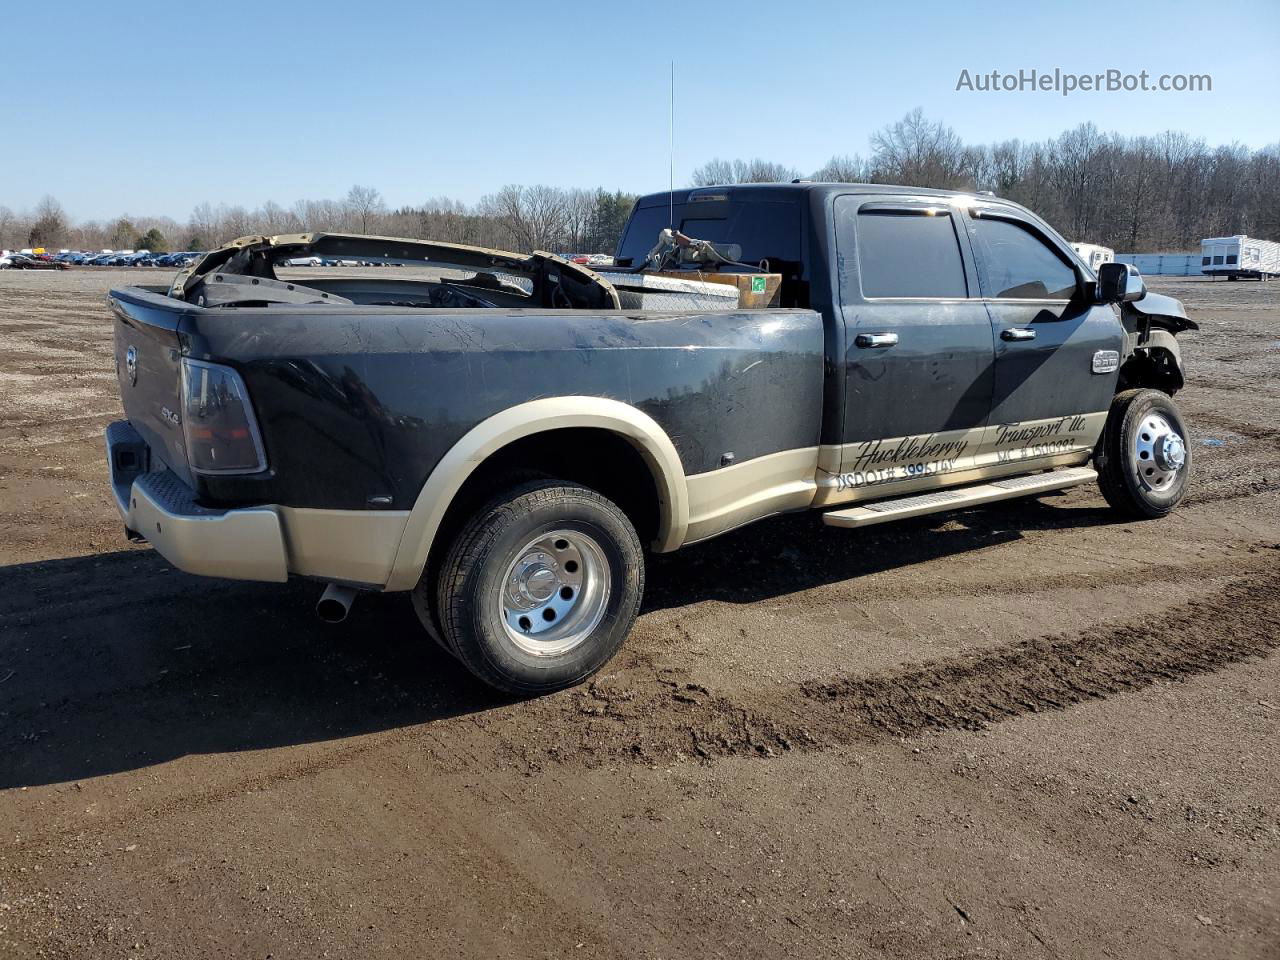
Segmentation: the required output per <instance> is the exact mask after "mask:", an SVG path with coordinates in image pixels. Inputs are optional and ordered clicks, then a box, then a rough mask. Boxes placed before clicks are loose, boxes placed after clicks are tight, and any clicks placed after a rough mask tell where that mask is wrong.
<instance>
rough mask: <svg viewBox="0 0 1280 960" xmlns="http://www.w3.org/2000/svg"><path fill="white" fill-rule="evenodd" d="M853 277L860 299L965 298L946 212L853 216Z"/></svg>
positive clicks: (875, 212)
mask: <svg viewBox="0 0 1280 960" xmlns="http://www.w3.org/2000/svg"><path fill="white" fill-rule="evenodd" d="M857 220H858V227H857V230H858V236H857V250H858V274H859V276H860V277H861V280H862V295H863V296H864V297H868V298H870V297H908V298H930V299H937V298H953V297H955V298H960V299H963V298H965V297H968V296H969V285H968V283H967V282H966V281H965V276H964V261H963V260H962V259H961V258H960V241H959V239H958V238H957V236H956V227H955V223H954V222H953V221H952V218H951V214H949V213H930V212H929V211H925V210H919V211H915V210H863V211H860V212H859V213H858V217H857Z"/></svg>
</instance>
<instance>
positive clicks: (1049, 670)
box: [483, 545, 1280, 769]
mask: <svg viewBox="0 0 1280 960" xmlns="http://www.w3.org/2000/svg"><path fill="white" fill-rule="evenodd" d="M1262 552H1263V553H1264V556H1262V557H1260V558H1257V559H1254V560H1252V561H1251V562H1250V563H1249V564H1248V565H1247V566H1242V567H1241V568H1238V569H1237V571H1236V573H1235V574H1234V575H1233V576H1232V577H1231V579H1230V580H1229V582H1228V583H1227V584H1226V585H1225V586H1224V587H1223V588H1222V589H1221V590H1220V591H1218V592H1216V593H1214V594H1212V595H1210V596H1209V597H1208V598H1205V599H1200V600H1191V601H1187V602H1185V603H1182V604H1179V605H1176V606H1174V607H1172V608H1170V609H1169V610H1167V611H1165V612H1163V613H1162V614H1161V615H1160V617H1159V618H1158V619H1156V620H1151V619H1134V620H1132V621H1122V622H1113V623H1110V624H1104V625H1101V626H1098V627H1095V628H1092V629H1089V630H1086V631H1083V632H1081V633H1079V634H1074V635H1071V634H1055V635H1050V636H1045V637H1041V638H1036V639H1031V640H1025V641H1021V642H1019V643H1016V644H1012V645H1009V646H1006V647H1003V648H998V649H995V650H987V651H984V652H981V653H976V654H973V655H967V656H962V657H955V658H949V659H946V660H940V661H935V662H928V663H924V664H922V665H919V666H915V667H912V668H909V669H905V670H902V671H900V672H897V673H893V674H889V675H883V676H872V677H860V676H845V677H837V678H834V679H831V680H827V681H822V682H811V683H804V684H797V685H791V686H783V687H780V688H778V689H777V690H767V689H757V690H755V691H753V692H746V693H742V694H723V695H721V694H717V693H714V692H712V691H711V690H709V689H707V688H706V687H705V686H702V685H700V684H696V683H690V682H682V680H681V678H680V676H679V675H678V673H677V672H676V671H662V672H659V673H657V674H655V675H654V676H653V678H652V680H651V682H649V683H647V684H645V683H643V682H640V683H637V682H635V680H634V679H632V680H630V682H627V679H628V678H619V677H617V676H616V675H607V676H605V677H602V678H600V679H598V680H596V681H594V682H592V683H590V684H588V685H587V686H586V687H585V688H584V689H580V690H577V691H574V692H572V693H571V694H569V695H568V696H567V697H565V698H559V699H555V698H553V699H550V700H545V701H538V702H537V703H534V704H532V705H530V712H531V713H532V714H533V716H529V715H527V714H526V715H523V716H521V717H520V719H519V720H518V721H517V720H515V719H513V718H509V717H506V716H503V717H497V718H494V719H486V720H485V721H484V722H483V727H484V729H485V730H486V731H487V732H488V733H490V734H491V735H493V736H494V737H495V739H496V740H497V741H499V742H500V743H501V744H502V745H503V747H504V748H505V749H506V750H507V751H508V752H509V753H510V754H511V755H512V757H513V759H518V760H519V761H520V762H522V763H525V764H527V765H529V766H530V767H531V768H535V769H536V768H539V767H541V766H542V765H544V764H548V763H550V764H585V765H588V766H595V765H601V764H614V763H619V762H627V761H634V762H642V763H649V764H658V763H668V762H678V761H681V760H687V759H699V758H700V759H702V760H715V759H720V758H725V757H741V756H753V757H768V756H773V755H777V754H781V753H786V752H788V751H792V750H802V751H812V750H823V749H830V748H834V747H839V746H844V745H848V744H852V743H855V742H860V741H863V742H866V741H876V740H885V739H894V738H900V737H907V736H912V735H914V734H919V733H922V732H924V731H926V730H949V729H974V728H981V727H983V726H985V725H987V724H991V723H996V722H999V721H1001V720H1005V719H1010V718H1014V717H1018V716H1022V715H1024V714H1028V713H1039V712H1042V711H1045V710H1061V709H1065V708H1067V707H1070V706H1072V705H1074V704H1078V703H1083V702H1085V701H1088V700H1095V699H1104V698H1107V697H1110V696H1113V695H1116V694H1120V693H1126V692H1131V691H1137V690H1142V689H1144V688H1146V687H1149V686H1151V685H1152V684H1154V683H1158V682H1161V681H1179V680H1185V679H1188V678H1191V677H1194V676H1197V675H1200V674H1204V673H1209V672H1212V671H1214V670H1217V669H1220V668H1223V667H1226V666H1230V665H1231V664H1234V663H1238V662H1241V661H1244V660H1247V659H1250V658H1253V657H1263V656H1267V655H1269V654H1271V653H1272V652H1274V651H1275V649H1276V648H1277V647H1280V545H1273V546H1271V547H1269V548H1266V549H1265V550H1263V551H1262ZM620 681H621V682H620ZM566 714H568V715H567V716H566ZM574 714H576V715H577V717H576V722H575V717H574V716H573V715H574ZM584 721H585V722H584ZM530 725H533V726H536V727H542V728H543V729H556V730H557V731H558V733H557V736H556V738H555V739H556V742H555V744H554V745H549V746H537V745H536V741H534V743H535V745H534V746H533V747H531V746H530V742H531V740H532V738H530V736H529V727H530Z"/></svg>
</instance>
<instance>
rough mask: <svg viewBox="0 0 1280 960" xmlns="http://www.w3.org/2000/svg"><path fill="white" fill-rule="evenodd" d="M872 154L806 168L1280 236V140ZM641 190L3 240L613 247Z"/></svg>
mask: <svg viewBox="0 0 1280 960" xmlns="http://www.w3.org/2000/svg"><path fill="white" fill-rule="evenodd" d="M869 146H870V152H869V155H868V156H867V157H865V158H864V157H863V156H861V155H859V154H853V155H837V156H833V157H832V158H831V159H830V160H829V161H828V162H827V163H826V164H825V165H824V166H823V167H821V168H820V169H819V170H816V171H814V172H813V173H811V174H809V175H808V177H807V178H808V179H814V180H834V181H842V182H851V183H856V182H868V183H898V184H905V185H908V186H924V187H941V188H947V189H959V190H990V191H992V192H994V193H995V194H996V195H998V196H1001V197H1007V198H1009V199H1011V200H1016V201H1018V202H1019V203H1023V204H1025V205H1027V206H1028V207H1030V208H1032V209H1033V210H1035V211H1036V212H1038V213H1040V214H1041V215H1042V216H1044V217H1045V218H1046V219H1048V220H1049V222H1050V223H1053V224H1054V225H1055V226H1056V227H1058V229H1059V230H1061V231H1062V232H1063V233H1064V234H1065V235H1067V236H1068V237H1069V238H1071V239H1073V240H1085V241H1089V242H1093V243H1104V244H1106V245H1107V246H1111V247H1114V248H1116V249H1117V250H1121V251H1136V250H1147V251H1158V250H1187V249H1192V248H1194V247H1195V246H1196V244H1197V243H1198V241H1199V240H1200V238H1202V237H1207V236H1223V235H1229V234H1233V233H1248V234H1252V235H1255V236H1261V237H1268V238H1271V239H1280V144H1273V145H1270V146H1267V147H1265V148H1263V149H1260V150H1256V151H1251V150H1249V149H1248V148H1247V147H1245V146H1242V145H1240V144H1231V145H1229V146H1218V147H1210V146H1208V145H1207V144H1206V143H1205V141H1204V140H1203V139H1196V138H1193V137H1191V136H1189V135H1187V134H1185V133H1180V132H1178V131H1167V132H1165V133H1161V134H1157V135H1155V136H1142V137H1126V136H1122V135H1121V134H1118V133H1109V134H1104V133H1101V132H1100V131H1099V130H1098V129H1097V127H1095V126H1094V125H1093V124H1091V123H1087V124H1082V125H1081V126H1078V127H1076V128H1075V129H1073V130H1068V131H1066V132H1064V133H1062V134H1061V135H1060V136H1058V137H1056V138H1054V139H1052V140H1046V141H1039V142H1031V143H1024V142H1022V141H1020V140H1006V141H1004V142H1002V143H995V144H985V145H969V144H965V143H964V142H963V141H962V140H961V139H960V137H959V136H958V135H957V134H956V133H955V131H954V130H952V129H951V128H950V127H948V126H947V125H946V124H944V123H941V122H939V121H935V120H930V119H929V118H927V117H926V116H925V115H924V114H923V112H922V111H920V110H918V109H917V110H914V111H912V112H911V113H909V114H907V116H905V117H904V118H903V119H902V120H900V121H898V122H897V123H893V124H890V125H889V126H887V127H885V128H884V129H882V130H880V131H878V132H877V133H875V134H874V135H872V137H871V138H870V144H869ZM802 175H803V174H802V172H801V171H800V170H799V169H798V168H795V167H791V166H788V165H786V164H783V163H778V162H773V161H767V160H761V159H755V160H720V159H713V160H711V161H710V162H708V163H706V164H704V165H702V166H700V167H698V168H697V169H696V170H694V172H693V175H692V182H693V184H694V185H695V186H701V185H709V184H729V183H756V182H785V181H789V180H793V179H797V178H799V177H801V176H802ZM634 202H635V196H634V195H633V194H629V193H624V192H621V191H615V192H610V191H607V190H604V189H600V188H597V189H594V190H583V189H564V188H561V187H551V186H546V185H541V184H538V185H533V186H521V185H516V184H512V185H508V186H505V187H503V188H502V189H500V190H498V191H496V192H495V193H491V194H488V195H486V196H484V197H482V198H481V199H480V202H479V203H476V204H470V205H469V204H465V203H461V202H459V201H457V200H452V199H449V198H447V197H437V198H433V199H430V200H427V201H425V202H424V203H422V204H420V205H416V206H405V207H399V208H396V209H391V208H389V207H388V206H387V204H386V203H385V201H384V200H383V198H382V195H381V193H380V192H379V191H378V190H377V189H376V188H374V187H369V186H361V185H356V186H353V187H352V188H351V189H350V190H349V191H348V192H347V194H346V196H345V197H343V198H342V199H340V200H299V201H297V202H296V203H294V204H293V205H292V206H290V207H284V206H281V205H279V204H277V203H275V202H274V201H267V202H266V203H264V204H263V205H262V206H260V207H257V208H254V209H249V208H246V207H244V206H235V205H225V204H224V205H219V206H214V205H212V204H209V203H201V204H199V205H198V206H196V207H195V209H194V210H192V212H191V215H190V217H189V218H188V219H187V220H186V222H181V223H180V222H178V221H177V220H175V219H173V218H171V217H129V216H122V217H118V218H116V219H114V220H110V221H94V220H90V221H85V222H82V223H75V222H73V221H72V220H71V218H70V217H69V216H68V215H67V214H66V213H65V212H64V211H63V209H62V207H61V205H60V204H59V203H58V201H57V200H55V199H54V198H53V197H49V196H46V197H45V198H44V199H43V200H41V201H40V203H39V204H38V205H37V206H36V208H35V209H34V210H31V211H29V212H26V213H15V212H14V211H13V210H11V209H10V208H9V207H7V206H5V205H4V204H3V203H0V247H6V248H15V247H16V248H21V247H26V246H37V245H39V246H45V247H54V248H60V247H72V248H76V249H85V250H97V249H113V250H114V249H121V248H138V247H142V246H146V247H147V248H148V249H153V250H159V249H169V250H201V249H208V248H210V247H213V246H216V245H218V244H220V243H223V242H225V241H227V240H231V239H234V238H236V237H243V236H250V235H257V234H264V235H268V236H270V235H274V234H281V233H311V232H320V231H332V232H352V233H375V234H383V235H387V236H403V237H418V238H424V239H434V240H444V241H450V242H455V243H468V244H473V245H477V246H486V247H497V248H500V249H510V250H535V249H536V250H551V251H556V252H584V253H595V252H609V251H612V250H613V249H614V248H615V246H616V244H617V241H618V238H619V235H620V233H621V231H622V228H623V226H624V225H625V224H626V221H627V218H628V216H629V215H630V212H631V207H632V204H633V203H634Z"/></svg>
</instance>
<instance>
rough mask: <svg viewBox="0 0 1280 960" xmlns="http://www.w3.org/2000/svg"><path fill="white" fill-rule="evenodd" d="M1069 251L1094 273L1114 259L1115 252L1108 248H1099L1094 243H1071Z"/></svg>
mask: <svg viewBox="0 0 1280 960" xmlns="http://www.w3.org/2000/svg"><path fill="white" fill-rule="evenodd" d="M1071 249H1072V250H1074V251H1075V252H1076V255H1077V256H1078V257H1079V258H1080V259H1081V260H1083V261H1084V262H1085V263H1087V264H1088V265H1089V269H1090V270H1092V271H1093V272H1094V273H1097V272H1098V268H1099V267H1100V266H1102V265H1103V264H1104V263H1111V262H1112V261H1114V260H1115V258H1116V252H1115V251H1114V250H1112V249H1111V248H1110V247H1103V246H1099V245H1098V244H1096V243H1073V244H1072V245H1071Z"/></svg>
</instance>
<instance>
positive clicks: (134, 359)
mask: <svg viewBox="0 0 1280 960" xmlns="http://www.w3.org/2000/svg"><path fill="white" fill-rule="evenodd" d="M124 369H125V372H126V373H128V374H129V384H130V386H132V385H133V384H135V383H137V382H138V351H137V350H136V349H134V348H133V347H130V348H129V349H128V350H126V351H125V352H124Z"/></svg>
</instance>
